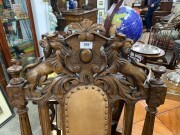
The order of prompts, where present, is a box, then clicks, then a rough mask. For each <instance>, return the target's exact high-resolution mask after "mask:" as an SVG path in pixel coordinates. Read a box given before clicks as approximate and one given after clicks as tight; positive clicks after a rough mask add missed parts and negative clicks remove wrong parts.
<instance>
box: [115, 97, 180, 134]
mask: <svg viewBox="0 0 180 135" xmlns="http://www.w3.org/2000/svg"><path fill="white" fill-rule="evenodd" d="M145 107H146V103H145V101H141V102H138V103H137V104H136V109H135V115H134V120H133V123H134V124H133V131H132V132H133V133H132V135H141V132H142V128H143V124H144V119H145V114H146V111H145ZM117 130H118V131H121V123H119V125H118V128H117ZM153 135H180V102H178V101H173V100H169V99H166V101H165V104H164V105H162V106H160V107H159V109H158V113H157V115H156V119H155V126H154V133H153Z"/></svg>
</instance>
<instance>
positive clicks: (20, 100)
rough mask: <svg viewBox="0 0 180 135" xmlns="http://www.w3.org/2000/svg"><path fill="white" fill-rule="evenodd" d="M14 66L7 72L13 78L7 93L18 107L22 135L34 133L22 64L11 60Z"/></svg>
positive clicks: (12, 103) (12, 102)
mask: <svg viewBox="0 0 180 135" xmlns="http://www.w3.org/2000/svg"><path fill="white" fill-rule="evenodd" d="M11 63H12V66H11V67H9V68H8V69H7V72H8V73H9V74H11V76H12V79H11V80H10V83H9V84H8V86H7V94H8V97H9V100H10V103H11V105H12V106H13V107H16V108H17V114H18V115H19V122H20V127H21V135H32V131H31V126H30V123H29V117H28V113H27V112H28V108H27V107H26V105H27V103H28V102H27V100H26V99H25V91H24V89H23V86H24V83H25V80H24V79H23V78H21V77H20V72H21V71H22V66H17V65H16V60H14V59H12V60H11Z"/></svg>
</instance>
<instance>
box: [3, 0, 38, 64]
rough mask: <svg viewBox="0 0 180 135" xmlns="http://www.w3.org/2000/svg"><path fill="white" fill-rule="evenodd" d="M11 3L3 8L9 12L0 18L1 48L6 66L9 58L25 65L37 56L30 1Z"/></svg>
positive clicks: (36, 42)
mask: <svg viewBox="0 0 180 135" xmlns="http://www.w3.org/2000/svg"><path fill="white" fill-rule="evenodd" d="M11 4H12V5H11V6H10V7H9V8H5V7H4V9H3V10H4V11H6V12H7V11H9V12H10V13H9V12H8V13H9V14H8V15H7V13H6V14H4V15H3V16H1V19H0V36H1V39H0V40H1V43H2V44H1V48H2V51H3V54H4V56H5V61H6V64H7V65H8V66H9V65H10V60H11V58H16V59H18V60H19V61H20V62H21V63H22V64H23V65H27V64H28V63H29V62H32V61H33V59H34V58H35V57H38V56H39V49H38V41H37V37H36V32H35V26H34V20H33V14H32V9H31V2H30V0H26V1H18V2H17V3H15V2H14V1H12V3H11ZM11 7H13V8H11Z"/></svg>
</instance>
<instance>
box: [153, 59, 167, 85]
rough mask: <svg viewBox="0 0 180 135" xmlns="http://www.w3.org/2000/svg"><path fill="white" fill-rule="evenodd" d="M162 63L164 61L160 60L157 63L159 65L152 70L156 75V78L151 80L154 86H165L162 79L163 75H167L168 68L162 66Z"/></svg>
mask: <svg viewBox="0 0 180 135" xmlns="http://www.w3.org/2000/svg"><path fill="white" fill-rule="evenodd" d="M162 63H163V61H162V60H160V59H159V60H158V61H157V65H156V66H154V67H152V68H151V70H152V72H153V73H154V78H153V79H151V80H150V83H152V84H154V85H162V84H164V82H163V81H162V80H161V78H160V77H161V76H162V74H164V73H166V67H164V66H161V64H162Z"/></svg>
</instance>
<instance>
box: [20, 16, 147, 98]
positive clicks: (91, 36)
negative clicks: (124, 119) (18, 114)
mask: <svg viewBox="0 0 180 135" xmlns="http://www.w3.org/2000/svg"><path fill="white" fill-rule="evenodd" d="M105 33H106V31H105V28H104V27H103V26H102V25H100V24H93V23H92V21H90V20H88V19H84V20H83V21H82V22H81V23H72V24H71V25H69V27H68V31H67V34H66V35H64V36H63V35H60V34H58V32H55V33H54V34H52V35H48V34H47V35H46V36H44V38H43V39H42V40H41V41H40V45H41V47H42V48H43V51H44V57H43V58H37V60H36V62H35V63H34V64H30V65H27V66H26V67H24V68H23V72H25V73H26V78H25V80H26V83H25V85H26V87H25V88H26V89H25V90H26V96H27V98H29V99H33V100H34V99H35V100H40V99H42V98H55V99H61V98H62V97H63V95H65V94H67V92H68V91H70V90H71V89H72V88H74V87H78V86H82V85H96V86H98V87H100V88H102V90H104V91H105V93H107V96H108V97H109V98H110V99H112V100H115V99H117V98H121V99H124V100H126V101H128V100H136V99H137V100H139V99H142V98H145V97H146V96H147V90H146V88H145V87H144V86H145V85H144V83H145V81H146V78H147V73H148V69H147V68H146V66H145V65H143V64H140V63H137V62H136V61H135V60H133V59H130V58H129V51H130V48H131V46H132V44H133V41H132V40H131V39H127V38H126V36H125V35H123V34H121V33H120V34H116V36H115V37H114V38H107V37H105V36H104V35H105ZM53 72H55V73H57V76H56V77H55V78H48V75H49V74H51V73H53Z"/></svg>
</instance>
